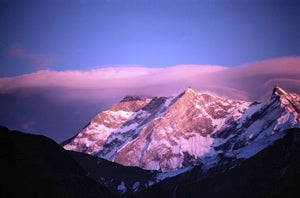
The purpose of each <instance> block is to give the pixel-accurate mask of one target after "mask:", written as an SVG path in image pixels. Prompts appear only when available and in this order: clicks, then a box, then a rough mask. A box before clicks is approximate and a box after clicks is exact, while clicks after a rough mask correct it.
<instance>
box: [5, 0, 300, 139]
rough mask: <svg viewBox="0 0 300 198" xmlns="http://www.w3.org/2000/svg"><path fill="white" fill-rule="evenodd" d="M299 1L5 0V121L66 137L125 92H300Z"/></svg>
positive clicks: (254, 95) (239, 95)
mask: <svg viewBox="0 0 300 198" xmlns="http://www.w3.org/2000/svg"><path fill="white" fill-rule="evenodd" d="M299 10H300V3H298V1H296V0H259V1H258V0H239V1H238V0H220V1H217V0H198V1H197V0H173V1H170V0H130V1H121V0H78V1H77V0H51V1H50V0H43V1H39V0H19V1H18V0H0V30H1V31H0V109H1V111H0V125H6V126H8V127H10V128H11V129H18V130H23V131H27V132H30V133H41V134H44V135H47V136H49V137H51V138H53V139H54V140H56V141H58V142H61V141H63V140H65V139H66V138H68V137H71V136H73V135H74V134H75V133H77V132H79V131H80V130H81V129H82V127H83V126H85V125H86V124H87V122H89V120H90V119H91V118H92V117H93V116H95V115H96V114H97V113H98V112H99V111H102V110H106V109H107V108H109V107H110V106H111V105H112V104H114V103H115V102H117V101H119V100H120V99H122V97H123V96H125V95H127V94H145V95H152V96H154V95H158V96H161V95H164V96H169V95H176V94H178V93H180V92H181V91H183V90H184V89H185V88H186V87H188V86H192V88H194V89H195V90H197V91H209V92H212V93H215V94H218V95H220V96H224V97H229V98H235V99H243V100H264V99H266V98H268V97H269V94H270V93H271V92H270V90H272V88H273V86H274V84H276V82H280V83H281V84H282V85H283V86H284V87H285V88H287V89H288V91H291V92H297V93H299V90H300V83H299V81H300V79H299V76H300V71H299V70H300V60H299V56H300V37H299V35H300V26H299V24H298V23H299V21H300V12H299Z"/></svg>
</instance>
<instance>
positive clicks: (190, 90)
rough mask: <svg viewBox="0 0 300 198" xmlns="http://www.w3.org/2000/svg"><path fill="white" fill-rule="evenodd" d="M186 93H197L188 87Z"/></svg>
mask: <svg viewBox="0 0 300 198" xmlns="http://www.w3.org/2000/svg"><path fill="white" fill-rule="evenodd" d="M184 93H196V92H195V91H194V90H193V89H192V88H191V87H188V88H187V89H186V90H185V91H184Z"/></svg>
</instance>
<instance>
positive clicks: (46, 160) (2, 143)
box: [0, 127, 113, 198]
mask: <svg viewBox="0 0 300 198" xmlns="http://www.w3.org/2000/svg"><path fill="white" fill-rule="evenodd" d="M0 172H1V177H0V197H3V198H9V197H32V198H34V197H38V198H41V197H55V198H56V197H57V198H59V197H64V198H65V197H70V198H71V197H72V198H73V197H91V198H92V197H95V198H96V197H113V195H112V193H111V192H110V191H109V190H108V189H107V188H106V187H104V186H103V185H100V184H99V183H97V182H95V181H94V180H92V179H90V178H89V177H87V176H86V174H85V171H84V169H82V168H81V167H80V166H79V165H78V164H77V163H76V161H75V160H74V159H73V158H72V157H71V156H70V155H69V154H68V152H67V151H65V150H64V149H62V148H61V146H60V145H58V144H57V143H55V142H54V141H53V140H51V139H49V138H46V137H44V136H40V135H31V134H26V133H22V132H18V131H9V130H8V129H7V128H5V127H0Z"/></svg>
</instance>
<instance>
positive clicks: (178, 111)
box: [63, 86, 300, 172]
mask: <svg viewBox="0 0 300 198" xmlns="http://www.w3.org/2000/svg"><path fill="white" fill-rule="evenodd" d="M299 108H300V97H299V95H297V94H292V93H288V92H287V91H285V90H284V89H283V88H281V87H279V86H276V87H275V88H274V91H273V94H272V96H271V97H270V99H269V100H268V101H266V102H263V103H258V102H253V103H251V102H246V101H240V100H229V99H226V98H222V97H218V96H215V95H212V94H208V93H198V92H196V91H194V90H192V89H191V88H188V89H187V90H185V91H184V92H182V93H180V94H179V95H178V96H176V97H159V98H158V97H154V98H148V97H137V96H134V97H125V98H124V99H123V100H122V101H120V102H119V103H117V104H115V105H114V106H113V107H112V108H111V109H109V110H107V111H103V112H101V113H99V114H98V115H97V116H96V117H95V118H93V119H92V120H91V121H90V123H89V125H87V126H86V127H85V128H84V129H83V131H81V132H80V133H78V134H77V135H76V136H75V137H74V138H72V139H70V140H69V141H68V142H67V143H66V144H64V145H63V146H64V148H65V149H67V150H74V151H78V152H83V153H87V154H91V155H94V156H98V157H101V158H104V159H107V160H110V161H114V162H117V163H120V164H123V165H125V166H137V167H140V168H143V169H148V170H159V171H163V172H169V171H174V170H179V169H182V168H188V167H191V166H195V165H202V169H203V171H205V170H209V169H211V168H213V167H214V166H217V164H218V163H219V162H220V161H222V160H224V159H230V161H241V160H244V159H247V158H249V157H251V156H253V155H255V154H256V153H258V152H259V151H261V150H262V149H264V148H266V147H268V146H269V145H270V144H272V143H273V142H274V141H275V140H277V139H280V138H282V137H283V136H284V132H285V131H286V130H287V129H289V128H298V127H300V124H299V123H300V116H299ZM228 161H229V160H228Z"/></svg>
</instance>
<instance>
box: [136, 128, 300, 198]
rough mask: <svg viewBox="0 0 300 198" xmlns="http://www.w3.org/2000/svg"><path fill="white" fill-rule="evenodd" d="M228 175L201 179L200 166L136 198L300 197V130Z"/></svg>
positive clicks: (225, 173) (219, 174)
mask: <svg viewBox="0 0 300 198" xmlns="http://www.w3.org/2000/svg"><path fill="white" fill-rule="evenodd" d="M285 133H286V135H285V136H284V137H283V138H282V139H278V140H276V141H275V142H274V144H272V145H270V146H269V147H267V148H265V149H263V150H262V151H260V152H259V153H258V154H256V155H255V156H253V157H250V158H249V159H246V160H245V161H243V162H242V163H241V164H240V165H239V166H237V167H235V168H232V169H229V170H227V171H225V172H218V173H216V174H210V175H209V176H208V177H205V178H203V177H201V176H199V174H201V169H200V168H199V167H197V166H195V167H194V168H192V169H191V170H190V171H187V172H185V173H183V174H181V175H178V176H176V177H172V178H169V179H166V180H164V181H162V182H160V183H158V184H156V185H153V186H151V187H149V188H147V189H145V190H144V191H142V192H139V193H138V194H136V195H134V197H143V198H146V197H190V198H193V197H203V198H223V197H230V198H239V197H245V198H247V197H249V198H250V197H259V198H260V197H264V198H267V197H278V198H279V197H291V198H292V197H295V198H296V197H299V195H300V188H299V185H300V129H299V128H298V129H289V130H287V131H286V132H285Z"/></svg>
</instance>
